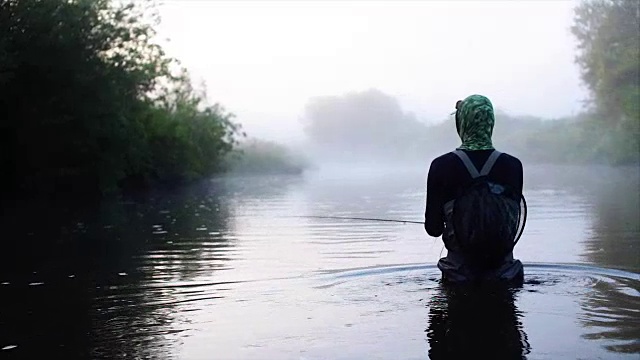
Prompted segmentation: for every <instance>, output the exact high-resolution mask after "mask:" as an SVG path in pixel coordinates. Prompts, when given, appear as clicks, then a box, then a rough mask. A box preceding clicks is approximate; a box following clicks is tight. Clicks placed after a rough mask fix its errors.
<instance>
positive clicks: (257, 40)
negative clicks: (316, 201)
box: [158, 1, 587, 161]
mask: <svg viewBox="0 0 640 360" xmlns="http://www.w3.org/2000/svg"><path fill="white" fill-rule="evenodd" d="M576 4H578V2H576V1H519V2H505V1H483V2H476V1H455V2H449V1H424V2H417V1H408V2H364V1H357V2H333V1H329V2H311V1H304V2H290V1H282V2H250V1H242V2H222V1H215V2H206V1H165V2H164V3H163V5H162V6H161V7H160V16H161V18H162V22H161V23H160V25H159V27H158V31H159V33H158V36H159V37H160V38H161V39H168V40H166V41H164V40H163V46H164V48H165V49H166V50H167V52H168V54H169V55H171V56H174V57H176V58H178V59H179V60H180V61H181V62H182V64H183V65H184V66H186V67H187V68H188V69H189V71H190V72H191V73H192V75H193V76H194V78H195V79H198V80H201V81H202V82H203V83H204V84H205V85H206V87H207V90H208V96H209V99H210V100H211V101H212V102H220V103H222V104H224V105H225V107H227V108H228V109H229V110H230V111H232V112H233V113H235V114H236V115H237V120H238V121H239V122H240V123H241V124H242V125H243V127H244V129H245V130H246V131H247V133H248V134H249V136H250V137H257V138H262V139H266V140H272V141H277V142H280V143H283V144H287V145H289V146H292V147H294V149H296V150H295V151H300V149H303V150H304V153H305V155H307V156H312V157H315V156H318V155H322V156H323V157H325V158H326V157H327V156H328V157H329V158H332V157H334V156H340V159H345V160H346V159H347V158H355V157H359V156H360V155H365V154H366V155H367V156H369V157H370V156H374V157H376V158H377V159H378V160H382V159H383V158H385V159H387V160H394V161H400V160H420V161H424V160H425V159H427V158H429V157H431V156H433V155H435V154H436V153H438V152H442V151H448V150H451V148H452V147H454V146H456V145H457V144H458V139H457V135H456V133H455V126H452V125H453V123H452V122H451V121H450V120H451V116H450V113H451V112H453V111H454V110H455V109H454V104H455V102H456V101H457V100H460V99H463V98H464V97H466V96H467V95H470V94H473V93H478V94H483V95H486V96H487V97H489V98H490V99H491V100H492V101H493V104H494V107H495V108H496V111H497V115H496V128H495V136H496V137H495V144H496V146H497V147H498V148H500V149H503V150H504V151H508V150H513V151H523V150H526V149H529V147H527V146H525V145H524V144H521V143H515V141H523V139H525V138H526V139H530V138H531V139H534V140H533V141H534V144H531V147H533V148H536V147H538V146H539V145H540V144H538V143H535V137H536V136H535V134H536V132H537V131H540V129H541V127H544V126H553V125H548V124H546V123H543V122H542V121H541V119H544V120H550V121H553V120H556V119H562V118H568V117H572V116H575V115H577V114H579V113H580V112H581V111H582V110H583V109H584V101H585V100H586V99H587V92H586V91H585V89H584V87H583V86H582V85H581V82H580V78H579V69H578V67H577V65H576V64H575V62H574V60H575V56H576V41H575V39H574V38H573V36H572V34H571V31H570V27H571V25H572V20H573V8H574V7H575V5H576ZM527 119H529V120H532V121H531V122H527V121H526V120H527ZM320 123H321V124H320ZM523 127H524V129H523ZM514 132H515V133H514ZM331 154H332V155H331ZM521 155H525V154H521ZM546 156H547V155H546V154H533V156H532V158H534V159H542V160H545V159H546Z"/></svg>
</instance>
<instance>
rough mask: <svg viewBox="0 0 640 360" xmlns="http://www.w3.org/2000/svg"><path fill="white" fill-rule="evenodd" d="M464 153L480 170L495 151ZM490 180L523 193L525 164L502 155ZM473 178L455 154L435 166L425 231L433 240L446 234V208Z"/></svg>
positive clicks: (429, 182)
mask: <svg viewBox="0 0 640 360" xmlns="http://www.w3.org/2000/svg"><path fill="white" fill-rule="evenodd" d="M464 152H465V153H466V154H467V155H468V156H469V158H470V159H471V161H472V162H473V164H474V165H475V166H476V168H477V169H481V168H482V166H483V165H484V163H485V161H487V159H488V158H489V155H491V153H492V152H493V150H478V151H468V150H464ZM488 177H489V180H491V181H494V182H497V183H501V184H503V185H508V186H510V187H512V189H514V190H517V191H519V192H520V193H522V178H523V172H522V163H521V162H520V160H518V158H516V157H514V156H511V155H509V154H506V153H502V155H500V157H499V158H498V160H497V161H496V163H495V165H494V166H493V168H492V169H491V171H490V172H489V175H488ZM471 180H472V178H471V175H469V172H468V171H467V169H466V168H465V166H464V164H463V163H462V161H461V160H460V158H458V156H456V155H455V154H453V153H446V154H444V155H442V156H440V157H438V158H436V159H434V160H433V161H432V162H431V166H430V168H429V175H428V178H427V203H426V210H425V223H424V227H425V230H426V231H427V233H428V234H429V235H431V236H433V237H438V236H440V235H442V232H443V230H444V204H445V203H446V202H448V201H450V200H453V199H454V198H455V197H456V194H458V193H460V191H462V190H463V189H464V188H465V187H466V186H467V185H468V184H469V183H470V182H471Z"/></svg>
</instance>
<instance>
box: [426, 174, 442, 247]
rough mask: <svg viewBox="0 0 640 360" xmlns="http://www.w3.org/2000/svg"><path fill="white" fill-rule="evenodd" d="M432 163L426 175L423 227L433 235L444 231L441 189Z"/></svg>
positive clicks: (435, 235)
mask: <svg viewBox="0 0 640 360" xmlns="http://www.w3.org/2000/svg"><path fill="white" fill-rule="evenodd" d="M434 168H435V166H434V163H433V162H432V163H431V166H430V167H429V175H427V201H426V209H425V213H424V229H425V230H426V231H427V234H429V235H430V236H433V237H438V236H440V235H442V232H443V231H444V214H443V211H444V209H443V204H442V189H441V187H440V184H439V182H438V176H437V170H436V169H434Z"/></svg>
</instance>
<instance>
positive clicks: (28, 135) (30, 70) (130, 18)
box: [0, 0, 242, 197]
mask: <svg viewBox="0 0 640 360" xmlns="http://www.w3.org/2000/svg"><path fill="white" fill-rule="evenodd" d="M157 21H158V18H157V16H155V15H154V12H153V8H152V7H151V3H149V2H145V1H130V2H121V1H118V2H116V1H110V0H0V109H2V110H1V112H0V114H1V115H0V158H1V159H2V164H3V165H4V166H3V168H4V169H3V170H4V171H3V176H2V182H3V186H2V192H3V195H4V196H10V195H15V196H22V195H25V194H30V195H32V196H37V197H46V196H49V195H51V194H62V195H63V196H67V195H70V194H82V196H101V195H104V194H107V193H112V192H116V191H118V190H120V189H123V188H124V189H127V188H139V187H145V186H148V185H149V184H152V183H156V182H159V183H180V182H185V181H189V180H192V179H195V178H198V177H201V176H205V175H208V174H212V173H215V172H218V171H221V170H223V169H222V166H223V164H224V161H223V159H224V158H225V156H227V154H228V153H229V152H231V151H232V150H233V148H234V146H235V145H236V144H237V142H238V140H239V139H240V138H241V137H242V132H241V129H240V126H239V125H238V124H237V123H236V122H235V121H234V116H233V114H231V113H229V112H227V111H226V110H225V109H224V108H223V107H222V106H220V105H219V104H214V105H211V104H207V103H206V101H205V98H206V96H205V95H206V94H205V93H204V92H203V91H197V90H195V89H194V87H193V86H192V84H191V81H190V78H189V75H188V74H187V73H186V71H184V70H179V64H178V63H177V61H175V60H174V59H171V58H169V57H168V56H167V55H166V54H165V53H164V52H163V50H162V48H161V47H160V46H158V45H157V44H156V43H154V41H153V38H154V35H155V32H154V29H153V26H154V25H155V24H157ZM176 69H178V70H176Z"/></svg>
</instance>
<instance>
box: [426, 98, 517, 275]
mask: <svg viewBox="0 0 640 360" xmlns="http://www.w3.org/2000/svg"><path fill="white" fill-rule="evenodd" d="M456 109H457V111H456V129H457V130H458V134H459V135H460V138H461V140H462V145H461V146H460V147H459V148H458V149H457V150H456V152H450V153H447V154H444V155H442V156H440V157H438V158H436V159H435V160H433V161H432V163H431V166H430V168H429V175H428V179H427V201H426V211H425V230H426V231H427V233H428V234H429V235H431V236H434V237H438V236H440V235H442V240H443V241H444V243H445V246H446V247H447V250H448V254H447V256H446V257H445V258H442V259H440V261H439V262H438V267H439V268H440V270H441V271H442V273H443V278H444V279H445V280H448V281H454V282H464V281H474V280H507V281H521V280H522V277H523V270H522V264H521V263H520V261H518V260H514V258H513V252H512V249H511V248H508V249H507V251H505V252H504V253H499V254H498V256H499V260H498V261H496V262H495V263H494V264H492V265H491V266H478V265H476V262H474V260H475V259H474V256H473V255H474V254H469V253H468V252H466V253H465V252H464V251H463V249H461V248H460V246H459V243H460V240H461V239H456V231H455V229H454V226H453V223H455V221H454V219H453V214H452V213H453V208H454V206H455V205H454V204H455V201H454V200H456V199H459V198H460V197H461V196H462V195H465V191H467V190H468V189H469V188H470V186H471V185H472V184H474V181H475V179H477V178H482V179H483V180H485V181H486V182H488V183H491V184H499V186H500V187H501V188H502V187H504V188H507V189H509V191H511V193H512V194H513V195H512V196H511V197H513V199H514V201H517V204H518V205H517V207H518V210H520V209H519V200H520V197H519V196H521V194H522V183H523V180H522V179H523V171H522V163H521V162H520V160H518V159H517V158H516V157H513V156H511V155H509V154H506V153H499V152H496V153H495V154H494V152H495V149H494V148H493V144H492V141H491V136H492V133H493V125H494V122H495V120H494V114H493V106H492V104H491V102H490V101H489V99H487V98H486V97H484V96H480V95H472V96H469V97H467V98H466V99H465V100H463V101H459V102H458V103H457V104H456ZM492 154H493V156H492ZM494 161H495V162H494ZM485 165H486V167H485ZM483 168H484V169H483ZM482 171H484V173H482V174H481V172H482ZM472 174H473V176H472ZM474 178H475V179H474ZM473 201H477V200H473ZM458 211H461V210H458ZM465 211H467V212H468V213H470V215H471V216H467V217H465V221H466V220H467V219H468V218H473V216H478V215H482V214H477V212H478V211H487V210H480V208H479V207H475V208H472V209H465ZM458 216H459V215H458ZM485 217H486V216H485ZM489 218H491V216H489ZM517 222H518V221H517V219H516V221H515V227H516V228H517V227H518V226H519V224H518V223H517ZM511 225H512V224H508V226H507V227H508V228H513V226H511ZM459 227H460V228H463V226H460V224H459ZM464 230H466V229H464ZM458 232H462V230H461V229H459V231H458ZM467 233H469V231H467ZM470 233H473V229H471V231H470ZM514 237H515V236H514ZM513 240H515V239H513V238H512V239H510V241H513ZM496 241H497V240H496ZM496 251H497V250H496Z"/></svg>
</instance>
